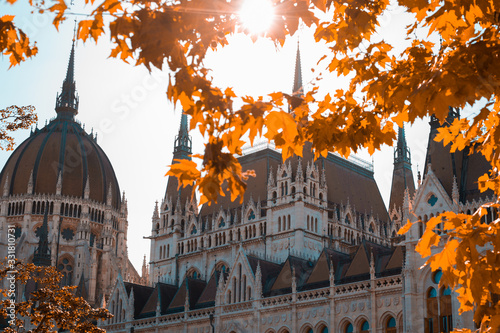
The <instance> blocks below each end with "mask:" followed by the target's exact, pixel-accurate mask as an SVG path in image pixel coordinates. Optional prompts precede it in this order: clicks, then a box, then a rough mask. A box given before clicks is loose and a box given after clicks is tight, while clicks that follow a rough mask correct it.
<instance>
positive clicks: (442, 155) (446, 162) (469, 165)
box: [424, 109, 492, 203]
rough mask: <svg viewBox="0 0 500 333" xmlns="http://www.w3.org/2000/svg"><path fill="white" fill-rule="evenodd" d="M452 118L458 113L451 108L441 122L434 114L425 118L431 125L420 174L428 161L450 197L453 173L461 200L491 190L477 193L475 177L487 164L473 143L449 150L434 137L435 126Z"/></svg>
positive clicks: (445, 124)
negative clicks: (471, 145)
mask: <svg viewBox="0 0 500 333" xmlns="http://www.w3.org/2000/svg"><path fill="white" fill-rule="evenodd" d="M456 118H460V114H459V112H458V111H456V110H453V109H450V113H449V115H448V118H447V119H446V121H445V122H444V123H443V124H442V125H441V124H440V123H439V121H438V120H437V119H436V118H435V117H432V118H431V121H430V122H429V124H430V127H431V129H430V132H429V141H428V145H427V155H426V158H425V170H424V177H425V175H426V174H427V169H428V167H429V165H430V166H431V168H432V171H433V172H434V174H435V175H436V177H437V178H438V179H439V181H440V182H441V184H442V185H443V187H444V189H445V190H446V192H447V193H448V195H449V196H450V198H451V196H452V190H453V178H454V177H456V179H457V185H458V189H459V200H460V202H462V203H465V202H467V201H472V200H474V199H476V200H477V199H480V198H484V197H486V196H490V195H491V194H492V192H491V190H488V191H486V192H484V193H481V192H480V191H479V189H478V185H477V179H478V177H479V176H482V175H483V174H484V173H486V172H488V171H489V170H490V168H491V166H490V164H489V163H488V161H486V159H485V158H484V156H483V155H481V154H480V153H476V152H474V149H473V148H474V147H466V148H465V149H464V150H462V151H456V152H454V153H450V146H451V145H450V144H449V145H447V146H443V143H442V142H436V141H434V138H435V137H436V135H437V133H438V129H439V128H440V127H443V126H449V125H450V124H451V123H452V122H453V120H454V119H456Z"/></svg>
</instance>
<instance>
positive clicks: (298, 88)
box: [292, 41, 304, 97]
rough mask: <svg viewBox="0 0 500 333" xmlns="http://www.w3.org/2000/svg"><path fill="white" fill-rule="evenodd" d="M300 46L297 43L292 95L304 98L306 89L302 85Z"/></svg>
mask: <svg viewBox="0 0 500 333" xmlns="http://www.w3.org/2000/svg"><path fill="white" fill-rule="evenodd" d="M299 46H300V44H299V42H298V41H297V55H296V56H295V75H294V78H293V89H292V93H293V95H294V96H296V97H302V96H304V88H303V85H302V67H301V63H300V47H299Z"/></svg>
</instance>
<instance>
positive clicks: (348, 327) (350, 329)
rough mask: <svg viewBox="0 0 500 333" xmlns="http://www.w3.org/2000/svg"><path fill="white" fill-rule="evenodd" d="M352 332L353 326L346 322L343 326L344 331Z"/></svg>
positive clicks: (346, 332) (345, 332)
mask: <svg viewBox="0 0 500 333" xmlns="http://www.w3.org/2000/svg"><path fill="white" fill-rule="evenodd" d="M353 332H354V327H353V326H352V324H351V323H348V324H347V325H346V326H345V329H344V333H353Z"/></svg>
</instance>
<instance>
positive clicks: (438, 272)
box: [432, 270, 443, 284]
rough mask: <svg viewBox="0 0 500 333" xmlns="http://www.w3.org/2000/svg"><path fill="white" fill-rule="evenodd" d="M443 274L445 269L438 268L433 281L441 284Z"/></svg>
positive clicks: (433, 275)
mask: <svg viewBox="0 0 500 333" xmlns="http://www.w3.org/2000/svg"><path fill="white" fill-rule="evenodd" d="M441 276H443V271H441V270H437V271H435V272H434V274H432V282H434V283H435V284H439V281H441Z"/></svg>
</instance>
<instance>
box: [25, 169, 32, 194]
mask: <svg viewBox="0 0 500 333" xmlns="http://www.w3.org/2000/svg"><path fill="white" fill-rule="evenodd" d="M26 193H28V194H33V169H31V173H30V179H29V180H28V188H27V191H26Z"/></svg>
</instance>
